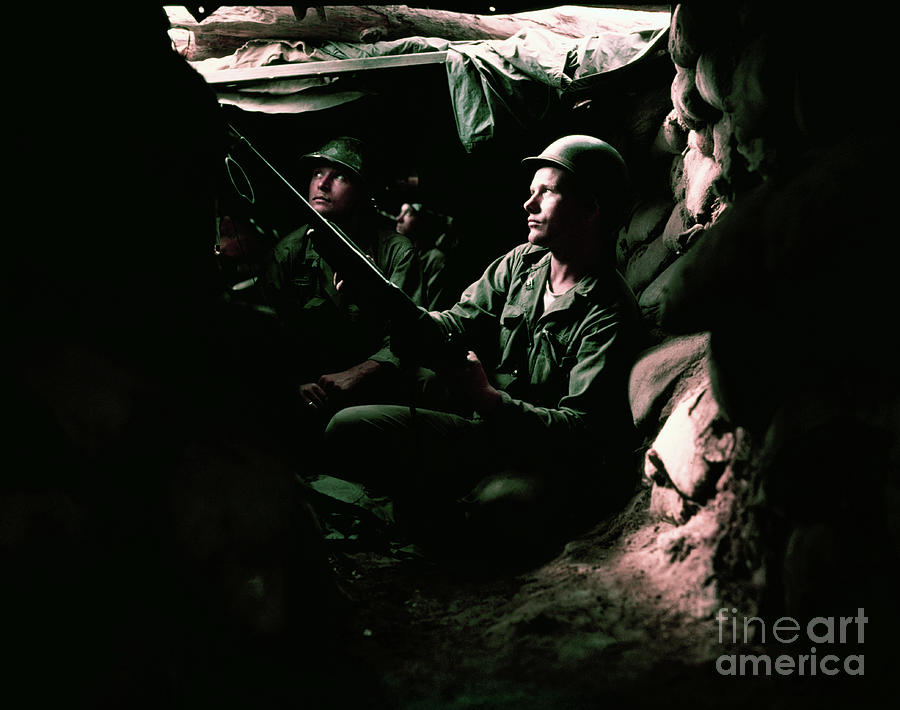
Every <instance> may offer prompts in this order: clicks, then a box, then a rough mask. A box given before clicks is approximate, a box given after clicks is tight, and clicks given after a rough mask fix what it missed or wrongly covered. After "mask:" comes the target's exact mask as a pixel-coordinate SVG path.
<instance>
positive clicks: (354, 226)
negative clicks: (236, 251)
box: [267, 137, 421, 425]
mask: <svg viewBox="0 0 900 710" xmlns="http://www.w3.org/2000/svg"><path fill="white" fill-rule="evenodd" d="M301 160H302V163H303V164H304V165H305V166H306V167H307V168H308V169H309V176H310V177H309V202H310V204H311V205H312V207H313V209H315V210H316V211H317V212H318V213H319V214H321V215H322V216H323V217H325V218H327V219H328V220H330V221H331V222H333V223H335V224H336V225H338V227H340V228H341V230H343V232H344V233H346V234H347V235H348V236H349V237H350V238H351V239H352V240H353V241H354V242H355V243H356V244H357V245H358V246H359V247H360V248H361V249H363V250H364V251H365V252H366V253H367V254H368V255H369V256H370V258H371V259H372V260H373V261H374V262H375V264H376V265H377V266H378V267H379V268H380V269H381V271H382V272H383V273H384V274H385V276H387V277H388V278H389V279H390V280H391V281H393V282H394V283H395V284H396V285H397V286H399V287H400V288H402V289H403V290H404V291H405V292H407V293H408V294H409V295H410V296H412V297H415V298H418V296H419V289H420V284H421V268H420V266H419V259H418V256H417V254H416V251H415V247H414V246H413V244H412V242H411V241H410V240H409V239H407V238H406V237H404V236H402V235H400V234H384V233H379V232H378V230H376V228H375V224H376V222H375V210H374V208H373V205H372V199H371V198H372V192H373V166H372V160H373V159H372V156H371V154H370V151H369V149H368V147H367V146H366V144H365V143H363V142H362V141H360V140H358V139H356V138H351V137H339V138H335V139H333V140H331V141H329V142H328V143H326V144H325V145H324V146H323V147H322V148H321V149H320V150H318V151H315V152H312V153H309V154H306V155H304V156H303V157H302V159H301ZM311 231H312V230H311V229H310V225H308V224H306V225H303V226H301V227H300V228H298V229H296V230H295V231H293V232H291V233H290V234H288V235H287V236H286V237H285V238H284V239H283V240H281V241H280V242H279V243H278V244H277V245H276V246H275V249H274V252H273V256H272V261H271V264H270V265H269V268H268V276H267V281H268V286H269V289H268V290H269V292H270V293H274V297H275V307H276V310H277V311H278V313H279V315H280V316H281V318H282V320H283V321H284V323H285V324H286V326H287V328H288V331H289V334H290V336H291V337H292V339H293V341H294V344H295V346H294V357H293V358H292V361H291V362H290V363H289V367H290V368H291V376H292V377H294V378H296V382H297V384H298V387H299V393H300V398H301V402H302V404H301V406H302V407H306V408H309V409H310V410H311V411H313V412H315V413H316V414H317V415H330V414H333V413H334V412H335V411H336V410H337V409H338V408H340V407H341V406H345V405H346V404H349V403H354V402H360V401H370V400H371V399H372V398H373V397H375V396H376V394H377V397H378V398H379V399H381V398H384V397H387V398H389V399H394V395H393V391H394V389H395V388H396V387H397V386H398V382H397V378H396V375H397V368H396V364H397V360H396V357H395V356H394V354H393V353H392V352H391V350H390V348H389V346H388V333H387V325H386V320H385V318H384V314H383V313H379V312H378V311H377V310H376V309H374V308H371V307H368V308H367V305H369V306H370V305H371V304H366V303H365V302H364V301H363V299H360V298H359V294H355V293H353V288H352V286H348V287H347V288H344V287H343V285H342V283H341V282H340V281H339V279H338V278H337V277H336V275H335V273H334V271H333V268H332V266H331V265H329V263H328V262H327V261H326V260H325V259H323V258H322V256H321V255H320V254H319V252H318V251H317V249H316V246H315V244H314V238H312V236H311ZM325 421H327V416H326V418H325V419H324V420H323V421H322V423H323V425H324V422H325Z"/></svg>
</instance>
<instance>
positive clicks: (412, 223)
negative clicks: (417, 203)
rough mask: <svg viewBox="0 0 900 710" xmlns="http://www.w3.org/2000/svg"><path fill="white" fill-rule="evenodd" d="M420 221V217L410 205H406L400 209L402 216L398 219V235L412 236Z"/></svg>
mask: <svg viewBox="0 0 900 710" xmlns="http://www.w3.org/2000/svg"><path fill="white" fill-rule="evenodd" d="M418 221H419V216H418V215H417V214H416V213H415V212H414V211H413V209H412V208H411V207H410V206H409V205H408V204H404V205H403V207H401V208H400V215H399V216H398V217H397V232H398V234H405V235H406V236H410V235H411V234H413V233H414V232H415V230H416V224H417V223H418Z"/></svg>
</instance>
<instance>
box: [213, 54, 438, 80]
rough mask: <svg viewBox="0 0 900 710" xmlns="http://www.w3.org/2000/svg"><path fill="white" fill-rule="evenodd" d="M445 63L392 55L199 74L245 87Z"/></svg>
mask: <svg viewBox="0 0 900 710" xmlns="http://www.w3.org/2000/svg"><path fill="white" fill-rule="evenodd" d="M446 59H447V53H446V52H420V53H418V54H395V55H387V56H383V57H364V58H361V59H334V60H328V61H310V62H297V63H293V64H273V65H268V66H263V67H246V68H243V69H216V70H203V69H199V71H200V74H202V75H203V78H204V79H205V80H206V82H207V83H208V84H212V85H223V84H244V83H248V82H254V81H266V80H269V79H285V78H289V77H290V78H296V77H300V76H324V75H334V74H344V73H346V72H354V71H368V70H371V69H393V68H397V67H414V66H424V65H427V64H443V63H444V62H445V61H446Z"/></svg>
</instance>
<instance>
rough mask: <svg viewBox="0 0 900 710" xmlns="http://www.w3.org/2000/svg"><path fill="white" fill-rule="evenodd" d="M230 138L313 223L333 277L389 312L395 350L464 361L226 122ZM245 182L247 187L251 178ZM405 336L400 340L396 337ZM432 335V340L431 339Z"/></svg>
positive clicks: (350, 242) (420, 312)
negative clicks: (415, 344) (399, 344)
mask: <svg viewBox="0 0 900 710" xmlns="http://www.w3.org/2000/svg"><path fill="white" fill-rule="evenodd" d="M226 127H227V129H228V132H229V134H230V135H231V136H232V137H233V138H235V139H237V140H238V141H240V142H241V143H243V144H244V145H246V146H247V148H248V149H249V150H250V154H251V155H252V156H253V157H255V158H256V159H258V161H259V162H260V163H262V165H263V166H264V167H265V168H266V169H267V170H268V171H270V172H271V173H272V174H273V175H274V176H275V177H276V178H277V181H278V183H279V184H281V185H283V186H284V187H285V188H286V189H287V191H288V193H289V195H290V197H291V198H292V199H293V200H295V201H296V202H298V203H299V204H300V206H301V207H302V208H303V210H304V211H305V212H306V213H307V216H308V217H309V219H310V224H311V226H310V229H309V235H310V238H311V239H312V241H313V245H314V246H315V248H316V251H317V252H319V255H320V256H321V257H322V258H323V259H325V261H327V262H328V264H329V265H330V266H331V268H332V269H333V270H334V272H335V273H340V274H341V278H345V279H347V281H348V283H349V282H352V283H354V285H355V286H357V287H358V288H360V289H361V290H362V291H363V292H364V293H365V294H366V295H367V297H369V298H371V299H372V300H373V301H375V302H376V303H377V305H379V306H380V307H381V308H382V309H384V311H385V312H386V313H387V315H388V317H389V319H390V321H391V333H392V336H391V344H392V346H394V345H395V343H397V342H398V341H400V340H403V341H405V342H407V345H406V346H405V347H397V348H396V350H400V351H401V352H396V350H395V354H397V355H398V356H400V357H401V358H402V359H404V360H407V359H413V358H415V359H417V360H419V361H423V362H428V363H429V364H431V365H438V364H439V363H443V362H444V361H445V359H446V362H453V361H456V362H464V361H465V354H466V351H465V350H464V349H461V348H460V347H459V346H457V345H456V344H455V343H452V344H451V341H452V338H451V337H450V336H445V335H443V334H442V333H440V329H439V328H438V327H437V325H436V324H435V323H434V321H433V320H432V319H431V317H430V316H429V315H428V312H427V311H426V310H425V309H424V308H422V307H421V306H419V305H418V304H417V303H416V302H415V301H413V300H412V298H410V297H409V296H408V295H407V294H406V293H405V292H404V291H403V289H401V288H400V287H399V286H397V284H395V283H394V282H393V281H391V280H390V279H389V278H387V276H385V274H384V272H383V271H382V270H381V269H380V268H379V267H378V265H377V264H375V262H373V261H372V260H371V259H370V258H369V257H368V256H367V255H366V253H365V252H364V251H363V250H362V249H361V248H360V247H359V245H357V244H356V243H355V242H354V241H353V240H352V239H351V238H350V237H349V236H347V234H346V233H345V232H344V231H343V230H342V229H341V228H340V227H339V226H338V225H336V224H334V223H333V222H331V221H330V220H328V219H326V218H325V217H323V216H322V215H321V214H319V213H318V212H317V211H316V210H315V208H314V207H313V206H312V205H311V204H310V203H309V201H307V199H306V198H305V197H303V195H302V194H300V192H299V191H298V190H297V189H296V188H295V187H294V186H293V185H292V184H291V182H290V181H289V180H288V179H287V178H286V177H285V176H284V175H282V174H281V173H280V172H279V171H278V170H276V168H275V167H274V166H273V165H272V163H270V162H269V161H268V160H267V159H266V158H265V156H263V155H262V153H260V152H259V151H258V150H257V149H256V147H255V146H254V145H253V144H252V143H251V142H250V141H249V140H248V139H247V138H246V137H245V136H244V135H243V134H242V133H240V132H239V131H238V130H237V129H236V128H235V127H234V126H232V125H231V124H230V123H226ZM244 177H245V179H246V180H247V182H248V183H249V178H246V174H245V175H244ZM398 335H399V336H401V337H398ZM429 336H430V337H429ZM414 341H419V344H420V345H423V344H425V345H427V346H426V347H418V348H415V349H416V350H418V351H419V352H418V353H417V354H416V355H415V356H413V353H412V352H411V350H412V344H413V342H414Z"/></svg>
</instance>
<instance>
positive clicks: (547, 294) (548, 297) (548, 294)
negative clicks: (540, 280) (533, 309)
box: [544, 279, 574, 311]
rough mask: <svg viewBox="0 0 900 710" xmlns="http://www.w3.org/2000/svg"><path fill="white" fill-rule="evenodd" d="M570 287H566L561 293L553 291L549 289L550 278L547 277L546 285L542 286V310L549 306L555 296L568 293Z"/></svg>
mask: <svg viewBox="0 0 900 710" xmlns="http://www.w3.org/2000/svg"><path fill="white" fill-rule="evenodd" d="M572 288H574V287H570V288H567V289H566V290H565V291H563V292H562V293H554V292H553V291H552V290H551V289H550V279H547V285H546V287H545V288H544V311H546V310H547V309H548V308H549V307H550V304H551V303H553V302H554V301H555V300H556V299H557V298H559V297H560V296H562V295H564V294H566V293H568V292H569V291H571V290H572Z"/></svg>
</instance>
